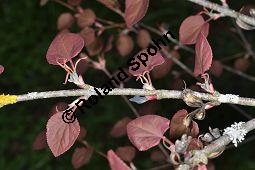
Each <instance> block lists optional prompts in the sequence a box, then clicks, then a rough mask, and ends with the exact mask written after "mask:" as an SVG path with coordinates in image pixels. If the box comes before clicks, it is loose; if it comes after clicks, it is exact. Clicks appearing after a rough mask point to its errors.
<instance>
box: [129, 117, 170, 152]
mask: <svg viewBox="0 0 255 170" xmlns="http://www.w3.org/2000/svg"><path fill="white" fill-rule="evenodd" d="M169 124H170V121H169V120H168V119H166V118H164V117H161V116H157V115H145V116H141V117H139V118H136V119H135V120H133V121H131V122H130V123H129V124H128V125H127V134H128V138H129V140H130V141H131V142H132V143H133V145H135V146H136V147H137V148H138V149H139V150H140V151H145V150H148V149H150V148H152V147H153V146H156V145H158V144H159V143H160V140H161V139H162V137H163V135H164V133H165V131H166V130H167V129H168V128H169Z"/></svg>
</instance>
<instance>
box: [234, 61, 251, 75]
mask: <svg viewBox="0 0 255 170" xmlns="http://www.w3.org/2000/svg"><path fill="white" fill-rule="evenodd" d="M250 65H251V63H250V61H249V60H248V59H245V58H238V59H236V60H235V63H234V67H235V69H237V70H239V71H242V72H245V71H247V69H248V68H249V67H250Z"/></svg>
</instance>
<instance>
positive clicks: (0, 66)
mask: <svg viewBox="0 0 255 170" xmlns="http://www.w3.org/2000/svg"><path fill="white" fill-rule="evenodd" d="M3 72H4V67H3V66H2V65H0V74H2V73H3Z"/></svg>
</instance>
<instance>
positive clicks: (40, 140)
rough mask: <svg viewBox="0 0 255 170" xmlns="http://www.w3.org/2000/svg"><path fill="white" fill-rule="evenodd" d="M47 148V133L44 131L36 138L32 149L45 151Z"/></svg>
mask: <svg viewBox="0 0 255 170" xmlns="http://www.w3.org/2000/svg"><path fill="white" fill-rule="evenodd" d="M46 146H47V142H46V131H45V130H44V131H42V132H40V133H39V134H38V135H37V136H36V138H35V140H34V142H33V145H32V148H33V149H34V150H41V149H44V148H45V147H46Z"/></svg>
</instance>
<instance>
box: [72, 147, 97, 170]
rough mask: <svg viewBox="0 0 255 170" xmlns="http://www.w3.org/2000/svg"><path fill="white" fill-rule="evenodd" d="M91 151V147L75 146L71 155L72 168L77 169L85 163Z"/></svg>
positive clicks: (89, 157) (88, 159)
mask: <svg viewBox="0 0 255 170" xmlns="http://www.w3.org/2000/svg"><path fill="white" fill-rule="evenodd" d="M93 151H94V150H93V148H92V147H87V148H85V147H80V148H76V149H75V151H74V153H73V156H72V165H73V167H74V169H78V168H80V167H82V166H83V165H85V164H87V163H88V162H89V161H90V159H91V156H92V154H93Z"/></svg>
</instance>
